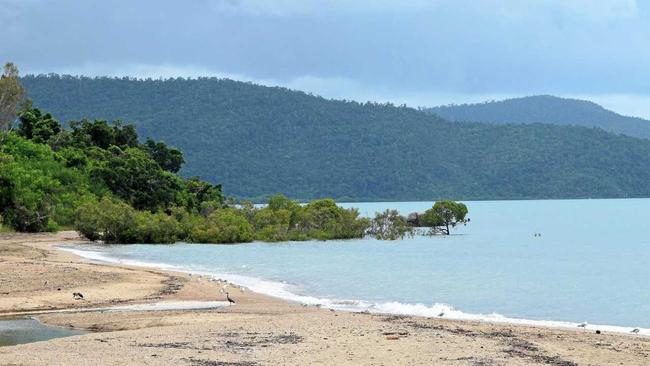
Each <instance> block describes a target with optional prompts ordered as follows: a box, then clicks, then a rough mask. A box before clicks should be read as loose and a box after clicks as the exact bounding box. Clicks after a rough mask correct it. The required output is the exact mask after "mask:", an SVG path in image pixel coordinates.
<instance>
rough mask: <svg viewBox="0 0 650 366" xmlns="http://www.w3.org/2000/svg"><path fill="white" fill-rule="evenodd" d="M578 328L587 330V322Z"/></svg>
mask: <svg viewBox="0 0 650 366" xmlns="http://www.w3.org/2000/svg"><path fill="white" fill-rule="evenodd" d="M578 328H582V329H587V322H582V323H580V324H578Z"/></svg>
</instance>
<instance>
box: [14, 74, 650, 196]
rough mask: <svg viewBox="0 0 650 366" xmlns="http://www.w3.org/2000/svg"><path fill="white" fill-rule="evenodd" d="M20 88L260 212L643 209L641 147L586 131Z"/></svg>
mask: <svg viewBox="0 0 650 366" xmlns="http://www.w3.org/2000/svg"><path fill="white" fill-rule="evenodd" d="M22 82H23V84H24V85H25V86H26V88H27V90H28V93H29V96H30V97H31V98H33V99H34V100H35V101H36V103H37V104H38V105H40V106H42V107H44V108H46V109H47V110H50V111H52V112H53V114H54V115H55V116H57V117H59V118H60V119H61V120H64V121H67V120H75V119H79V118H82V117H83V116H97V117H99V118H103V119H123V120H128V121H131V122H133V123H135V125H136V126H137V129H138V131H139V133H140V134H141V135H143V136H151V137H152V138H155V139H161V140H164V141H165V142H166V143H169V144H171V145H173V146H177V147H178V148H180V149H182V150H183V152H184V156H185V160H187V163H186V164H185V165H184V166H183V170H182V173H183V174H184V175H186V176H192V175H201V176H202V177H203V178H204V179H206V180H207V181H209V182H212V183H215V182H219V183H222V184H223V186H224V189H226V190H227V191H228V192H229V193H230V194H233V195H235V196H237V197H241V198H249V199H255V200H258V201H260V202H261V201H264V199H265V198H268V197H269V196H270V195H271V194H273V193H275V192H284V193H285V194H286V195H288V196H289V197H292V198H296V199H301V200H309V199H314V198H318V197H334V198H336V199H339V200H344V199H345V200H347V201H351V200H374V201H378V200H401V201H405V200H431V199H442V198H445V197H448V198H452V199H456V200H460V199H462V200H471V199H529V198H530V199H532V198H586V197H593V198H596V197H649V196H650V185H649V184H647V182H648V181H650V169H648V168H647V167H648V166H650V142H649V141H646V140H641V139H635V138H630V137H625V136H616V135H614V134H611V133H606V132H604V131H601V130H598V129H593V128H584V127H572V126H554V125H543V124H526V125H510V124H508V125H492V124H485V123H457V122H447V121H445V120H443V119H440V118H439V117H437V116H435V115H432V114H430V113H425V112H421V111H417V110H414V109H411V108H404V107H395V106H392V105H388V104H373V103H356V102H345V101H334V100H326V99H324V98H319V97H315V96H311V95H308V94H306V93H301V92H295V91H290V90H287V89H283V88H269V87H263V86H258V85H253V84H249V83H241V82H235V81H231V80H222V79H212V78H199V79H196V80H186V79H182V78H177V79H168V80H151V79H148V80H135V79H128V78H124V79H116V78H76V77H71V76H28V77H25V78H23V79H22ZM62 96H65V98H63V97H62ZM546 110H549V109H546ZM551 110H552V109H551ZM524 114H525V113H524ZM544 121H546V122H550V121H549V120H544ZM512 122H523V121H521V120H519V117H518V118H517V120H515V121H512Z"/></svg>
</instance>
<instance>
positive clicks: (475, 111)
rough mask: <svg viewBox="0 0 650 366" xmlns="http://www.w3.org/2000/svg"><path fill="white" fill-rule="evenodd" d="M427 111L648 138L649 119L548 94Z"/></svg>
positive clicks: (457, 118)
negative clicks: (594, 129) (575, 127)
mask: <svg viewBox="0 0 650 366" xmlns="http://www.w3.org/2000/svg"><path fill="white" fill-rule="evenodd" d="M427 111H429V112H433V113H435V114H437V115H439V116H440V117H442V118H445V119H447V120H450V121H472V122H486V123H552V124H557V125H575V126H585V127H598V128H602V129H603V130H605V131H610V132H614V133H620V134H625V135H628V136H634V137H641V138H646V139H650V121H648V120H645V119H642V118H637V117H627V116H622V115H620V114H618V113H615V112H612V111H610V110H607V109H605V108H603V107H601V106H600V105H598V104H596V103H593V102H589V101H585V100H578V99H565V98H558V97H554V96H550V95H538V96H532V97H524V98H515V99H506V100H503V101H498V102H486V103H478V104H461V105H449V106H440V107H435V108H430V109H427Z"/></svg>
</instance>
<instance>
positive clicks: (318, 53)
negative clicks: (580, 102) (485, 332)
mask: <svg viewBox="0 0 650 366" xmlns="http://www.w3.org/2000/svg"><path fill="white" fill-rule="evenodd" d="M0 28H1V29H2V33H1V36H0V61H8V60H10V61H14V62H16V63H17V65H18V66H19V68H20V69H21V72H22V73H41V72H43V73H47V72H58V73H69V74H81V75H130V76H140V77H158V76H163V77H169V76H201V75H204V76H211V75H213V76H225V77H230V78H234V79H239V80H250V81H255V82H259V83H262V84H268V85H284V86H288V87H290V88H294V89H300V90H305V91H309V92H313V93H315V94H320V95H323V96H325V97H332V98H345V99H355V100H360V101H366V100H376V101H393V102H395V103H406V104H408V105H411V106H434V105H439V104H447V103H452V102H456V103H462V102H474V101H483V100H486V99H500V98H504V97H513V96H524V95H533V94H555V95H560V96H570V97H581V98H585V99H591V100H594V101H596V102H599V103H601V104H603V105H605V106H606V107H608V108H611V109H614V110H616V111H618V112H621V113H624V114H628V115H639V116H643V117H645V118H650V0H637V1H634V0H503V1H496V0H494V1H488V0H467V1H463V0H429V1H425V0H402V1H396V0H320V1H318V0H276V1H273V0H193V1H167V0H151V1H144V0H140V1H136V0H117V1H116V0H112V1H106V0H103V1H97V0H78V1H71V0H58V1H51V0H50V1H46V0H0Z"/></svg>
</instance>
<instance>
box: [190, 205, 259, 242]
mask: <svg viewBox="0 0 650 366" xmlns="http://www.w3.org/2000/svg"><path fill="white" fill-rule="evenodd" d="M190 238H191V240H192V241H193V242H195V243H246V242H250V241H253V238H254V233H253V228H252V226H251V224H250V223H249V222H248V220H246V217H245V216H244V215H243V214H242V213H241V212H240V211H238V210H236V209H221V210H217V211H215V212H213V213H212V214H210V216H208V217H207V219H205V221H204V222H203V223H202V224H200V225H198V226H196V227H195V228H194V229H193V230H192V232H191V233H190Z"/></svg>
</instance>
